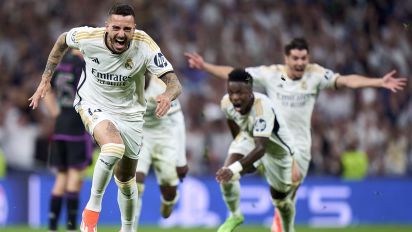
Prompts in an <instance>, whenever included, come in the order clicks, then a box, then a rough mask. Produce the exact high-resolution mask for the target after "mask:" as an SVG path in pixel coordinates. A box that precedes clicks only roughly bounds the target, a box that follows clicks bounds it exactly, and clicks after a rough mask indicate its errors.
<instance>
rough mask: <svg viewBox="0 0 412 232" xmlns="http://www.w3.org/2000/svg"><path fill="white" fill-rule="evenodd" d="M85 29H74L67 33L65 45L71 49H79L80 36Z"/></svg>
mask: <svg viewBox="0 0 412 232" xmlns="http://www.w3.org/2000/svg"><path fill="white" fill-rule="evenodd" d="M86 28H87V27H75V28H72V29H71V30H70V31H68V32H67V35H66V44H67V45H68V46H69V47H71V48H76V49H80V38H81V37H80V35H82V34H83V33H85V32H86Z"/></svg>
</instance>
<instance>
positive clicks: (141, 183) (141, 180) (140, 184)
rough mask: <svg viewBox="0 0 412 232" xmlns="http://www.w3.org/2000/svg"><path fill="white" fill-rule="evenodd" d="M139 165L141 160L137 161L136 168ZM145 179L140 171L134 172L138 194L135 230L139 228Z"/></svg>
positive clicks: (144, 175)
mask: <svg viewBox="0 0 412 232" xmlns="http://www.w3.org/2000/svg"><path fill="white" fill-rule="evenodd" d="M140 163H141V159H139V162H138V163H137V166H139V165H140ZM145 179H146V174H145V173H143V172H141V171H136V184H137V192H138V193H139V195H138V197H137V205H136V220H135V221H136V222H135V224H136V226H135V227H136V228H137V229H138V228H139V220H140V215H141V212H142V203H143V202H142V199H143V193H144V181H145Z"/></svg>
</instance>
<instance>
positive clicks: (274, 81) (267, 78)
mask: <svg viewBox="0 0 412 232" xmlns="http://www.w3.org/2000/svg"><path fill="white" fill-rule="evenodd" d="M246 71H247V72H248V73H250V75H252V77H253V80H254V83H255V84H256V86H261V87H263V88H264V89H265V91H266V93H267V95H268V96H269V97H270V99H271V100H272V102H273V104H274V106H275V109H276V112H277V113H278V114H279V115H281V116H282V117H283V118H284V119H286V125H287V126H288V128H289V130H290V132H291V134H292V136H293V139H294V140H295V145H296V146H297V149H299V150H300V151H301V152H303V153H304V154H310V147H311V134H310V128H311V117H312V112H313V108H314V106H315V101H316V98H317V96H318V94H319V91H320V90H321V89H324V88H335V82H336V78H337V77H338V76H339V74H337V73H334V72H332V71H331V70H329V69H325V68H323V67H321V66H319V65H317V64H309V65H308V66H307V67H306V69H305V72H304V75H303V77H302V78H301V79H300V80H292V79H290V78H288V76H287V74H286V66H285V65H271V66H259V67H249V68H246Z"/></svg>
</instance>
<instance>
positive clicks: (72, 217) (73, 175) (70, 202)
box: [66, 168, 84, 231]
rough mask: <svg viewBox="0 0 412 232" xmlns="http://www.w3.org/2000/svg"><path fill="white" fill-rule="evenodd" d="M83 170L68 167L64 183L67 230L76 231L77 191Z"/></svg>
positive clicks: (78, 191)
mask: <svg viewBox="0 0 412 232" xmlns="http://www.w3.org/2000/svg"><path fill="white" fill-rule="evenodd" d="M83 170H84V169H76V168H69V170H68V172H67V185H66V207H67V231H76V229H77V215H78V211H79V193H80V190H81V187H82V185H83V175H84V174H83Z"/></svg>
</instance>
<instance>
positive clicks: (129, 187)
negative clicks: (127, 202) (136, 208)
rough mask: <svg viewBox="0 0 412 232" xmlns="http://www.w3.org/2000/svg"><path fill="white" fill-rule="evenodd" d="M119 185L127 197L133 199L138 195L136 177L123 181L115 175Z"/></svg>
mask: <svg viewBox="0 0 412 232" xmlns="http://www.w3.org/2000/svg"><path fill="white" fill-rule="evenodd" d="M114 180H115V182H116V185H117V187H118V188H119V190H120V192H121V193H122V194H123V196H124V197H125V198H126V199H132V198H134V196H137V184H136V178H134V177H133V178H132V179H130V180H128V181H125V182H122V181H120V180H118V179H117V178H116V176H115V177H114Z"/></svg>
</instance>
